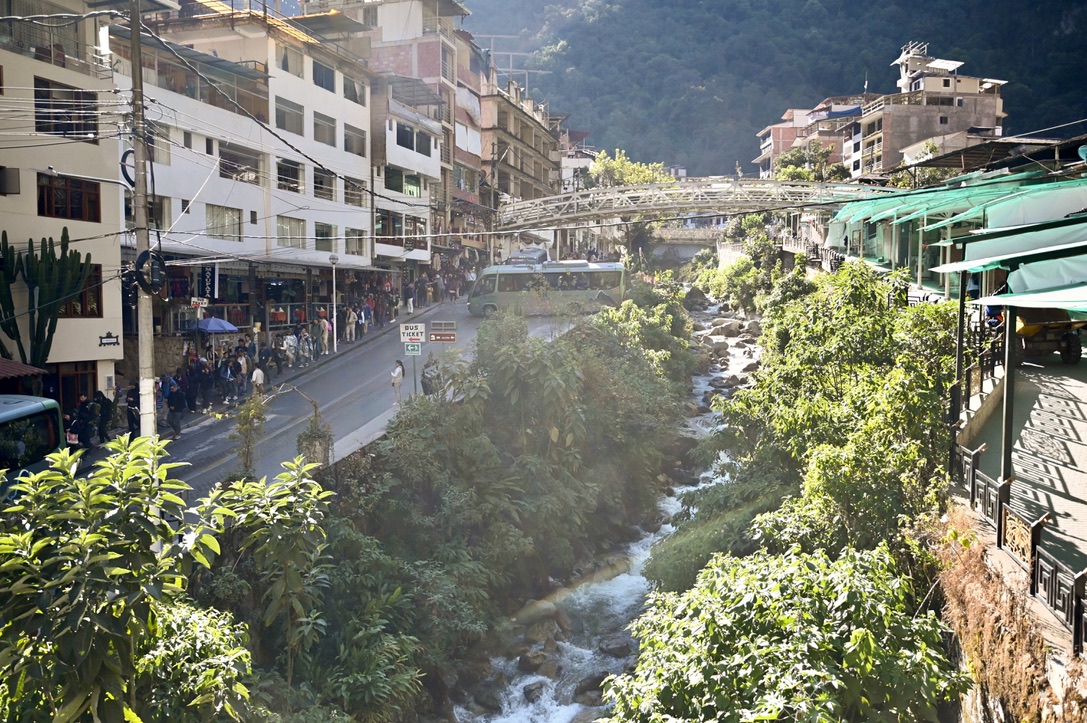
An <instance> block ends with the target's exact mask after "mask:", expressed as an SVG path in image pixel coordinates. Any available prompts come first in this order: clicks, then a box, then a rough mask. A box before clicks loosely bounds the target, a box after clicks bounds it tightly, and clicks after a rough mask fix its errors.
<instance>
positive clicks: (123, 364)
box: [116, 334, 192, 384]
mask: <svg viewBox="0 0 1087 723" xmlns="http://www.w3.org/2000/svg"><path fill="white" fill-rule="evenodd" d="M123 343H124V350H125V356H124V358H123V359H121V360H120V361H119V362H117V367H116V368H117V374H118V375H120V376H122V377H123V378H124V382H125V383H126V384H127V383H129V382H132V381H135V380H136V379H139V375H140V366H139V365H140V362H139V359H140V353H139V345H138V343H137V337H136V335H135V334H126V335H125V337H124V342H123ZM186 343H190V344H191V343H192V337H191V336H188V337H183V336H156V337H155V343H154V349H155V354H154V357H155V362H154V369H155V376H159V375H161V374H166V373H171V374H172V373H173V372H174V370H176V369H177V368H178V367H179V366H180V365H181V361H182V359H183V358H184V356H183V352H184V349H185V344H186Z"/></svg>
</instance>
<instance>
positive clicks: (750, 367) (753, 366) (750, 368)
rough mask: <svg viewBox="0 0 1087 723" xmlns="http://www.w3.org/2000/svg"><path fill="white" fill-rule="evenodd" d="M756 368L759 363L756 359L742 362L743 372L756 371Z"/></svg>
mask: <svg viewBox="0 0 1087 723" xmlns="http://www.w3.org/2000/svg"><path fill="white" fill-rule="evenodd" d="M758 368H759V363H758V362H757V361H750V362H748V363H747V364H744V368H743V370H742V371H743V372H744V373H747V374H750V373H751V372H753V371H757V370H758Z"/></svg>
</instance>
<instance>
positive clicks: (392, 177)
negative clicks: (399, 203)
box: [385, 166, 404, 193]
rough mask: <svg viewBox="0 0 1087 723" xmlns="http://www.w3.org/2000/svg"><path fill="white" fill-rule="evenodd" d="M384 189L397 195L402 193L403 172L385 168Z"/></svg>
mask: <svg viewBox="0 0 1087 723" xmlns="http://www.w3.org/2000/svg"><path fill="white" fill-rule="evenodd" d="M385 188H386V189H387V190H389V191H396V192H397V193H403V192H404V172H403V171H401V170H400V169H399V168H392V167H391V166H387V167H386V168H385Z"/></svg>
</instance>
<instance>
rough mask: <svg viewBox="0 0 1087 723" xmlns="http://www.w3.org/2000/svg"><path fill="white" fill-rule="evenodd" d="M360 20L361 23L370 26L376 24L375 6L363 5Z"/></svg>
mask: <svg viewBox="0 0 1087 723" xmlns="http://www.w3.org/2000/svg"><path fill="white" fill-rule="evenodd" d="M361 20H362V24H363V25H369V26H370V27H374V26H375V25H377V8H375V7H368V8H366V7H364V8H363V9H362V18H361Z"/></svg>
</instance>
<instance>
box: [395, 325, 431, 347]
mask: <svg viewBox="0 0 1087 723" xmlns="http://www.w3.org/2000/svg"><path fill="white" fill-rule="evenodd" d="M400 341H402V342H404V343H405V344H410V343H413V342H422V341H426V324H425V323H418V324H401V325H400Z"/></svg>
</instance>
